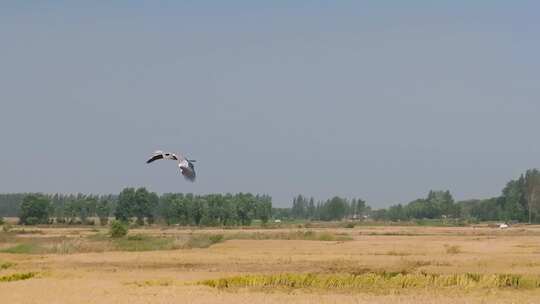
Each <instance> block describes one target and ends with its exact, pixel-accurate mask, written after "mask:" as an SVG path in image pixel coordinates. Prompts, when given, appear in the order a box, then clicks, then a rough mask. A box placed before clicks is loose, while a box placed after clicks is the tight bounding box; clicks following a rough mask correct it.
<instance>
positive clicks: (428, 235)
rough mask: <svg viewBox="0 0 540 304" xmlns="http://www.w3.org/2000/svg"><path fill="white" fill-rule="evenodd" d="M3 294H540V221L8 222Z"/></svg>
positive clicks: (440, 298) (317, 298)
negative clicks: (314, 224) (124, 225)
mask: <svg viewBox="0 0 540 304" xmlns="http://www.w3.org/2000/svg"><path fill="white" fill-rule="evenodd" d="M0 252H1V253H0V299H2V303H130V304H134V303H537V302H538V299H540V288H539V286H540V284H539V282H540V279H539V278H540V226H513V227H511V228H509V229H504V230H502V229H497V228H489V227H486V226H478V227H455V228H454V227H419V226H418V227H417V226H412V227H396V226H372V227H371V226H365V227H364V226H362V227H355V228H275V229H189V228H166V227H161V228H160V227H155V228H147V229H131V230H130V231H129V234H128V236H127V237H124V238H122V239H116V240H112V239H111V238H109V237H108V236H107V230H106V229H104V228H70V227H69V228H46V227H32V228H29V227H17V226H16V227H14V228H12V229H11V231H9V232H0Z"/></svg>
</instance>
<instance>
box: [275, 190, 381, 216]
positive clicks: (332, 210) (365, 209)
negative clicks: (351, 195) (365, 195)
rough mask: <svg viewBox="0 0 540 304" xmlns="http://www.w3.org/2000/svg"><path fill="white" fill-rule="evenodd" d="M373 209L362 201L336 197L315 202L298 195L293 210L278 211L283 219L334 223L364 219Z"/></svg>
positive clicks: (294, 200)
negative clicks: (335, 221)
mask: <svg viewBox="0 0 540 304" xmlns="http://www.w3.org/2000/svg"><path fill="white" fill-rule="evenodd" d="M370 210H371V208H370V207H369V206H367V205H366V202H365V201H364V200H362V199H352V200H348V199H345V198H341V197H338V196H335V197H333V198H331V199H328V200H326V201H318V202H315V199H314V198H313V197H312V198H309V199H308V198H307V197H304V196H302V195H298V196H296V197H295V198H294V199H293V203H292V208H290V209H288V208H287V209H285V208H282V209H279V210H276V215H277V214H280V215H281V216H280V217H282V218H293V219H310V220H322V221H333V220H341V219H343V218H355V219H358V218H362V217H363V216H364V215H367V214H368V213H369V212H370ZM278 212H279V213H278Z"/></svg>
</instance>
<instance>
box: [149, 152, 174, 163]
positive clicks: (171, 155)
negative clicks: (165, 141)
mask: <svg viewBox="0 0 540 304" xmlns="http://www.w3.org/2000/svg"><path fill="white" fill-rule="evenodd" d="M158 159H172V160H178V156H176V154H174V153H169V152H163V151H156V152H154V155H153V156H152V157H151V158H150V159H149V160H147V161H146V163H147V164H149V163H151V162H153V161H155V160H158Z"/></svg>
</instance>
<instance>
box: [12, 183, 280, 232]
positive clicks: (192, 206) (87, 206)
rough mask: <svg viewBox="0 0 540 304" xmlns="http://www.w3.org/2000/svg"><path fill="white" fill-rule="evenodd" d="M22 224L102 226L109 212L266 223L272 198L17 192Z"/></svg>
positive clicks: (128, 191) (145, 218) (193, 221)
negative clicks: (96, 218)
mask: <svg viewBox="0 0 540 304" xmlns="http://www.w3.org/2000/svg"><path fill="white" fill-rule="evenodd" d="M19 198H22V199H21V200H22V202H21V203H20V204H19V206H18V210H19V213H18V214H17V215H18V216H19V219H20V222H21V223H22V224H46V223H52V222H53V220H52V219H54V221H55V222H56V223H70V224H81V223H82V224H93V223H94V222H93V220H89V218H90V217H98V218H99V221H100V223H101V224H102V225H105V224H107V222H108V219H109V217H110V216H114V217H115V218H116V219H118V220H120V221H124V222H129V221H131V220H135V221H136V222H137V223H138V224H140V225H143V224H145V223H148V224H152V223H154V222H155V221H156V220H160V221H163V222H164V223H166V224H181V225H204V226H220V225H249V224H251V222H252V221H253V220H254V219H258V220H261V221H262V222H263V223H266V222H268V220H269V219H270V218H271V216H272V198H271V197H270V196H268V195H253V194H250V193H238V194H234V195H233V194H225V195H221V194H210V195H193V194H185V195H184V194H164V195H162V196H158V195H157V194H156V193H153V192H149V191H148V190H146V189H145V188H138V189H135V188H125V189H123V190H122V192H121V193H120V194H119V195H116V196H113V195H108V196H92V195H72V196H70V195H65V196H64V195H43V194H26V195H24V196H19Z"/></svg>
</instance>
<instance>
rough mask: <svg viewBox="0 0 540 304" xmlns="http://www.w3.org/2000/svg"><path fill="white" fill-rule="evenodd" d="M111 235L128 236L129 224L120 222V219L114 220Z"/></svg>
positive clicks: (114, 236)
mask: <svg viewBox="0 0 540 304" xmlns="http://www.w3.org/2000/svg"><path fill="white" fill-rule="evenodd" d="M109 232H110V235H111V237H113V238H121V237H123V236H126V234H127V233H128V228H127V226H126V225H125V224H124V223H122V222H120V221H113V222H112V223H111V228H110V230H109Z"/></svg>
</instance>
